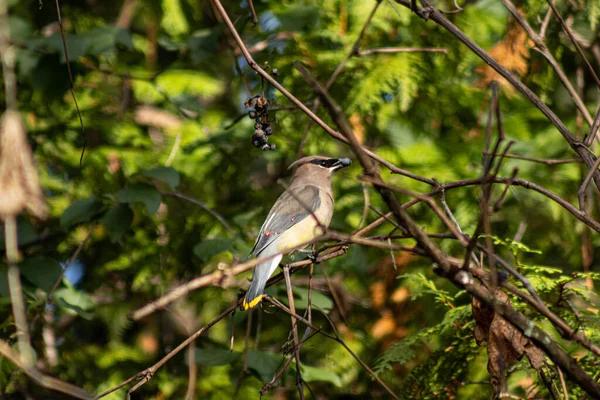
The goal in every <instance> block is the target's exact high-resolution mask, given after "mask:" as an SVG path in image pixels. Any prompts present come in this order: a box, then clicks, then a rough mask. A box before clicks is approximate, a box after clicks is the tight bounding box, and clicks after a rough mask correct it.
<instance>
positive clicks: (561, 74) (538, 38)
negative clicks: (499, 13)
mask: <svg viewBox="0 0 600 400" xmlns="http://www.w3.org/2000/svg"><path fill="white" fill-rule="evenodd" d="M501 1H502V4H504V6H505V7H506V8H507V9H508V11H509V12H510V13H511V14H512V16H513V17H514V18H515V20H517V22H518V23H519V25H521V27H522V28H523V30H525V32H527V36H529V38H530V39H531V40H532V41H533V43H534V44H535V48H534V49H535V50H537V51H538V52H540V54H542V55H543V56H544V57H545V58H546V60H548V62H549V63H550V66H551V67H552V69H554V72H556V75H558V78H559V79H560V81H561V83H562V84H563V86H564V87H565V89H567V92H569V95H570V96H571V98H572V99H573V102H574V103H575V106H576V107H577V109H578V110H579V111H580V112H581V113H582V115H583V117H584V118H585V120H586V122H587V124H588V125H591V124H592V117H591V116H590V113H589V112H588V110H587V108H586V107H585V104H584V103H583V100H582V99H581V96H580V95H579V94H578V93H577V91H576V90H575V88H574V87H573V85H572V84H571V81H570V80H569V78H568V77H567V74H566V73H565V71H564V70H563V68H562V67H561V65H560V64H559V63H558V61H557V60H556V59H555V58H554V55H553V54H552V53H551V52H550V50H549V49H548V47H547V46H546V43H545V40H544V36H545V31H546V27H547V26H548V21H549V20H550V16H551V10H548V13H547V14H546V18H545V19H544V23H543V24H542V29H541V32H540V34H539V35H538V34H537V33H535V31H534V30H533V28H532V27H531V25H529V23H528V22H527V19H526V18H525V16H523V14H521V12H520V11H519V10H518V9H517V7H516V6H515V5H514V4H513V3H512V1H511V0H501Z"/></svg>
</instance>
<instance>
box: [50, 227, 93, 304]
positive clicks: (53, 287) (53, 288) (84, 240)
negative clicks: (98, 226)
mask: <svg viewBox="0 0 600 400" xmlns="http://www.w3.org/2000/svg"><path fill="white" fill-rule="evenodd" d="M94 228H95V226H94V225H92V226H91V227H90V228H89V232H88V234H87V235H86V236H85V238H84V239H83V240H82V241H81V243H79V246H77V248H76V249H75V252H74V253H73V255H72V256H71V259H70V260H69V262H68V263H67V265H65V266H64V267H63V269H62V271H60V275H59V277H58V279H57V280H56V282H54V286H52V289H51V290H50V292H48V296H47V297H46V304H50V303H51V302H52V296H53V295H54V292H55V291H56V289H58V286H60V284H61V282H62V280H63V277H64V276H65V274H66V273H67V270H68V269H69V267H70V266H71V265H73V263H74V262H75V260H76V259H77V257H78V256H79V253H80V252H81V249H83V246H85V244H86V242H87V241H88V239H89V238H90V237H92V233H93V232H94Z"/></svg>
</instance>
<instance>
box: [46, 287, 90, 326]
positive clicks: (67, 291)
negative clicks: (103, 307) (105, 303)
mask: <svg viewBox="0 0 600 400" xmlns="http://www.w3.org/2000/svg"><path fill="white" fill-rule="evenodd" d="M52 299H53V300H54V302H55V303H56V304H57V305H59V306H62V307H64V308H66V309H68V310H71V311H73V312H75V313H76V314H77V315H80V316H81V317H83V318H85V319H92V316H93V315H92V314H91V313H90V312H89V311H90V310H91V309H92V308H94V306H95V305H96V303H95V302H94V300H92V298H91V297H90V296H89V295H88V294H87V293H85V292H81V291H79V290H76V289H75V288H74V287H72V286H68V287H65V288H60V289H57V290H56V291H55V292H54V295H53V297H52Z"/></svg>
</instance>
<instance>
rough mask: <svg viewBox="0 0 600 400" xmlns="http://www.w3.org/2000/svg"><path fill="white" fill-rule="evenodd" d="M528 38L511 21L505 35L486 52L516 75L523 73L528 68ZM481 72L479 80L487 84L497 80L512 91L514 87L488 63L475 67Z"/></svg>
mask: <svg viewBox="0 0 600 400" xmlns="http://www.w3.org/2000/svg"><path fill="white" fill-rule="evenodd" d="M528 43H529V38H528V36H527V33H526V32H525V31H524V30H523V29H522V28H521V27H520V26H518V25H517V24H515V23H513V24H511V26H510V27H509V29H508V31H507V32H506V37H505V38H504V40H502V41H501V42H499V43H497V44H496V45H495V46H494V47H492V48H491V49H490V51H489V52H488V53H489V55H490V56H492V57H493V58H494V59H496V60H497V61H498V62H499V63H500V64H502V65H503V66H504V67H506V69H508V70H509V71H511V72H514V73H515V74H517V75H520V76H522V75H524V74H525V73H526V72H527V68H528V59H529V47H528V46H529V45H528ZM476 71H477V72H478V73H480V74H481V82H482V83H483V85H484V86H487V85H488V84H489V83H490V82H492V81H498V82H499V83H500V84H501V85H502V86H503V87H504V89H506V90H507V91H510V92H513V91H514V90H515V89H514V87H513V86H512V85H511V84H510V83H508V81H507V80H505V79H504V78H502V77H501V76H500V74H499V73H498V72H496V71H495V70H494V69H493V68H492V67H490V66H489V65H482V66H480V67H478V68H477V69H476Z"/></svg>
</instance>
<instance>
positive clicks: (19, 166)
mask: <svg viewBox="0 0 600 400" xmlns="http://www.w3.org/2000/svg"><path fill="white" fill-rule="evenodd" d="M0 193H1V194H2V195H1V196H0V217H2V218H6V217H7V216H15V215H17V214H19V213H20V212H21V211H23V210H24V209H28V210H29V211H30V212H31V213H32V214H34V215H35V216H37V217H38V218H45V217H46V213H47V211H48V209H47V207H46V203H45V201H44V194H43V192H42V187H41V186H40V181H39V178H38V173H37V170H36V168H35V165H34V164H33V155H32V153H31V147H29V143H28V142H27V134H26V131H25V125H24V124H23V121H22V120H21V116H20V115H19V113H18V112H17V111H13V110H8V111H6V112H5V113H4V115H3V116H2V121H1V122H0Z"/></svg>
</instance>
